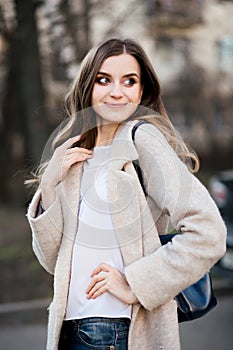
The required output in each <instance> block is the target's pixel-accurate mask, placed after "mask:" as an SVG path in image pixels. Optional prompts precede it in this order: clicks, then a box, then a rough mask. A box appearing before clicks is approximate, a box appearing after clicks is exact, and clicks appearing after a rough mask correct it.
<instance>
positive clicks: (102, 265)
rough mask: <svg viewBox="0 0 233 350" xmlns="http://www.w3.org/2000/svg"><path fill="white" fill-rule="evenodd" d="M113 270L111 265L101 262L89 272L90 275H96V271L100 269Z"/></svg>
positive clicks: (98, 271)
mask: <svg viewBox="0 0 233 350" xmlns="http://www.w3.org/2000/svg"><path fill="white" fill-rule="evenodd" d="M112 270H114V268H113V267H112V266H111V265H108V264H106V263H101V264H100V265H99V266H98V267H97V268H96V269H95V270H94V271H93V272H92V274H91V277H93V276H94V275H97V274H98V273H100V272H101V271H104V272H110V271H112Z"/></svg>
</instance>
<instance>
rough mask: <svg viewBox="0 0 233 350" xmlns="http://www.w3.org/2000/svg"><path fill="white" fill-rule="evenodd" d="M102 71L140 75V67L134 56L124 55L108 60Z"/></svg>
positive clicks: (102, 66) (104, 63) (101, 68)
mask: <svg viewBox="0 0 233 350" xmlns="http://www.w3.org/2000/svg"><path fill="white" fill-rule="evenodd" d="M100 71H101V72H102V71H103V72H107V73H114V74H115V73H119V74H122V75H124V74H128V73H137V74H140V66H139V64H138V61H137V60H136V59H135V58H134V57H133V56H132V55H129V54H127V53H124V54H121V55H118V56H111V57H108V58H106V60H105V61H104V62H103V63H102V65H101V67H100Z"/></svg>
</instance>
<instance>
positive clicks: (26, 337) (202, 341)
mask: <svg viewBox="0 0 233 350" xmlns="http://www.w3.org/2000/svg"><path fill="white" fill-rule="evenodd" d="M232 325H233V295H232V293H231V294H230V295H222V296H219V297H218V306H217V307H216V308H215V309H214V310H212V311H211V312H210V313H209V314H208V315H207V316H205V317H203V318H202V319H199V320H196V321H192V322H186V323H183V324H181V325H180V331H181V343H182V350H217V349H220V350H232V348H233V332H232ZM0 339H1V342H0V350H32V349H33V350H44V349H45V341H46V324H45V322H43V323H42V322H40V323H35V322H30V323H29V322H26V323H23V324H19V323H17V322H16V323H10V324H8V325H7V324H5V325H2V323H1V329H0ZM142 350H143V349H142ZM166 350H169V349H166Z"/></svg>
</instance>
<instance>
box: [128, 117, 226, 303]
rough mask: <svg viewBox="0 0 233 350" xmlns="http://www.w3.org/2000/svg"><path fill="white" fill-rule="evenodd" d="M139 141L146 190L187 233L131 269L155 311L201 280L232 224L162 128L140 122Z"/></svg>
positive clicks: (139, 292)
mask: <svg viewBox="0 0 233 350" xmlns="http://www.w3.org/2000/svg"><path fill="white" fill-rule="evenodd" d="M135 144H136V148H137V151H138V154H139V162H140V167H141V169H142V172H143V177H144V183H145V184H146V193H147V194H148V195H149V196H150V197H151V198H150V199H151V200H152V201H154V202H155V203H156V205H157V206H158V207H159V209H160V213H161V215H163V214H166V215H169V217H170V220H171V223H172V225H173V227H174V228H175V229H176V230H177V231H179V232H181V233H183V234H180V235H177V236H176V237H175V238H173V240H172V242H170V243H168V244H166V245H164V246H161V247H159V248H158V249H156V250H155V251H154V252H153V253H152V254H149V255H148V256H145V257H143V258H141V259H139V260H137V261H135V262H133V263H132V264H130V265H129V266H127V267H126V269H125V274H126V278H127V280H128V283H129V284H130V286H131V288H132V290H133V291H134V293H135V295H136V296H137V298H138V300H139V302H140V303H141V304H142V305H143V306H144V307H145V308H146V309H148V310H152V309H154V308H156V307H158V306H160V305H162V304H164V303H166V302H167V301H169V300H170V299H172V298H174V297H175V296H176V295H177V294H178V293H179V292H180V291H181V290H183V289H185V288H186V287H188V286H189V285H191V284H193V283H195V282H196V281H197V280H198V279H200V278H201V277H202V276H203V275H204V274H205V273H206V272H207V271H208V270H209V269H210V268H211V267H212V266H213V265H214V264H215V263H216V262H217V261H218V260H219V259H220V258H221V257H222V256H223V255H224V253H225V249H226V228H225V225H224V222H223V220H222V218H221V216H220V213H219V211H218V209H217V207H216V205H215V203H214V201H213V200H212V198H211V197H210V195H209V193H208V191H207V189H206V188H205V187H204V186H203V185H202V184H201V183H200V182H199V180H198V179H197V178H196V177H195V176H194V175H193V174H192V173H191V172H190V171H189V170H188V169H187V167H186V165H184V163H183V162H182V161H181V160H180V159H179V158H178V157H177V155H176V153H175V152H174V151H173V149H172V148H171V147H170V146H169V144H168V142H167V141H166V139H165V138H164V136H163V135H162V134H161V132H160V131H159V130H158V129H157V128H155V127H154V126H153V125H151V124H144V125H142V126H140V127H139V128H138V130H137V132H136V137H135ZM145 286H146V288H145Z"/></svg>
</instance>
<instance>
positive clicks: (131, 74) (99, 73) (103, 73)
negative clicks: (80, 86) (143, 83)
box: [97, 72, 140, 79]
mask: <svg viewBox="0 0 233 350" xmlns="http://www.w3.org/2000/svg"><path fill="white" fill-rule="evenodd" d="M97 75H106V76H107V77H111V74H109V73H106V72H98V73H97ZM132 76H135V77H137V78H138V79H140V77H139V75H138V74H137V73H135V72H133V73H128V74H125V75H123V78H127V77H132Z"/></svg>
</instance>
